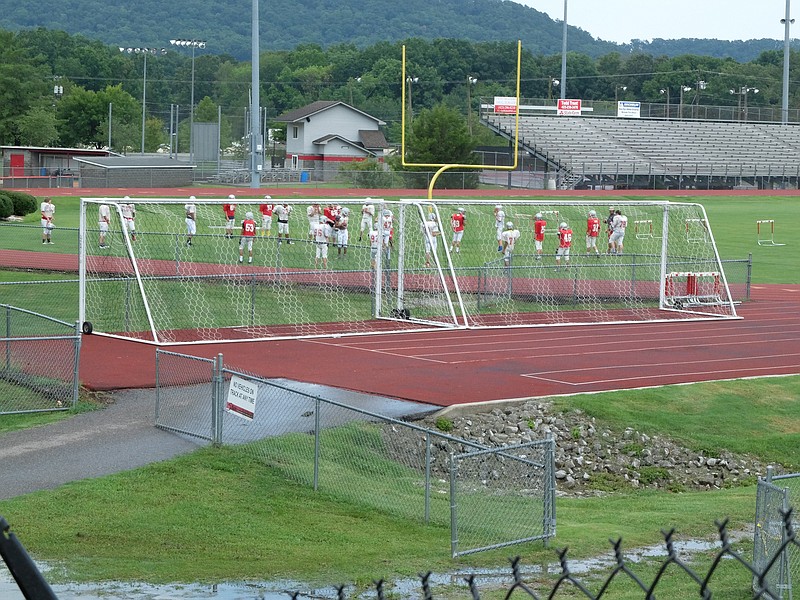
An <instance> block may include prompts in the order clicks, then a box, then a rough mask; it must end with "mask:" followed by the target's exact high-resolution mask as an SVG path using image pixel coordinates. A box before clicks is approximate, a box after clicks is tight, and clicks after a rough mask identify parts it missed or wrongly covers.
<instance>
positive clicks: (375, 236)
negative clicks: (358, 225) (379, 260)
mask: <svg viewBox="0 0 800 600" xmlns="http://www.w3.org/2000/svg"><path fill="white" fill-rule="evenodd" d="M380 241H381V234H380V232H379V231H378V230H377V229H372V230H371V231H370V232H369V247H370V248H372V249H373V250H377V249H378V244H380Z"/></svg>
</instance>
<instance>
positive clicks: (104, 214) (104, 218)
mask: <svg viewBox="0 0 800 600" xmlns="http://www.w3.org/2000/svg"><path fill="white" fill-rule="evenodd" d="M98 212H99V213H100V219H99V222H100V223H108V222H109V221H110V220H111V209H110V208H109V206H108V204H101V205H100V208H99V209H98Z"/></svg>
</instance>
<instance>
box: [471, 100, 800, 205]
mask: <svg viewBox="0 0 800 600" xmlns="http://www.w3.org/2000/svg"><path fill="white" fill-rule="evenodd" d="M492 108H493V107H492V105H491V104H482V105H481V122H482V123H483V124H484V125H486V126H488V127H489V128H490V129H492V130H493V131H494V132H496V133H498V134H499V135H501V136H503V137H505V138H507V139H509V140H513V138H514V129H515V116H514V115H509V114H495V113H494V111H493V110H492ZM526 108H528V109H529V110H527V111H526V110H525V109H526ZM544 108H549V110H545V111H542V110H538V111H537V110H536V109H544ZM531 109H533V110H531ZM555 113H556V111H555V107H554V106H553V107H544V106H531V104H530V103H526V102H525V101H521V102H520V118H519V140H520V151H521V152H523V153H524V154H526V155H527V157H528V159H529V162H528V165H529V167H528V168H529V169H530V170H531V171H534V172H539V173H542V181H543V187H549V188H557V189H634V188H638V189H641V188H645V189H648V188H649V189H689V190H690V189H700V190H706V189H786V188H792V189H796V188H797V187H798V182H800V126H798V125H796V124H789V125H782V124H780V123H775V122H764V121H741V120H710V119H690V118H666V116H662V117H661V118H653V117H647V118H617V117H615V116H599V115H598V116H595V115H593V116H586V115H582V116H557V115H556V114H555ZM588 114H590V113H587V115H588ZM734 116H735V115H734ZM523 185H527V184H525V183H523Z"/></svg>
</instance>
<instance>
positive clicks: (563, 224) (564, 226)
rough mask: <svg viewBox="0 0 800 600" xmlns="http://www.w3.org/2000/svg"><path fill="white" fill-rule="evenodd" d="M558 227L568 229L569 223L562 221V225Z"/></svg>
mask: <svg viewBox="0 0 800 600" xmlns="http://www.w3.org/2000/svg"><path fill="white" fill-rule="evenodd" d="M558 228H559V229H566V228H567V224H566V223H561V225H559V226H558Z"/></svg>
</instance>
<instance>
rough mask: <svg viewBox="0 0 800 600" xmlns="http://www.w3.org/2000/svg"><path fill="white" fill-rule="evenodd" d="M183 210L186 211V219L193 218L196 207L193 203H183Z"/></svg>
mask: <svg viewBox="0 0 800 600" xmlns="http://www.w3.org/2000/svg"><path fill="white" fill-rule="evenodd" d="M183 210H185V211H186V217H187V218H188V219H194V217H195V214H196V213H197V207H196V206H195V205H194V204H184V205H183Z"/></svg>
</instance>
